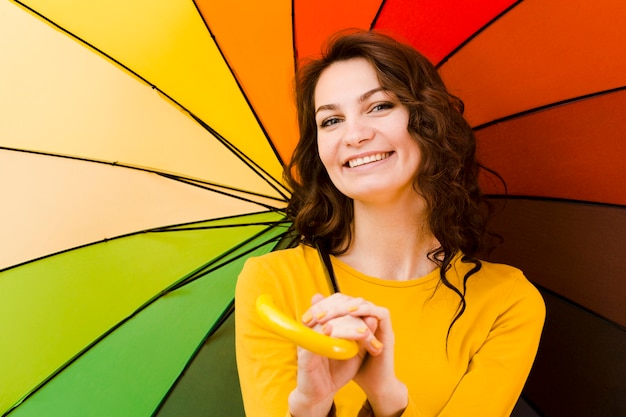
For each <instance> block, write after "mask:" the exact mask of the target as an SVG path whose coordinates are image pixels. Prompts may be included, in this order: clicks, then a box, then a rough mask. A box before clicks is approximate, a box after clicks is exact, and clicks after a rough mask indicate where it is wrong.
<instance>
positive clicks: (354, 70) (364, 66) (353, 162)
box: [314, 58, 421, 203]
mask: <svg viewBox="0 0 626 417" xmlns="http://www.w3.org/2000/svg"><path fill="white" fill-rule="evenodd" d="M314 101H315V103H314V104H315V111H316V113H315V121H316V124H317V146H318V150H319V154H320V158H321V160H322V163H323V164H324V167H325V168H326V171H327V172H328V175H329V176H330V179H331V180H332V182H333V184H334V185H335V186H336V187H337V189H338V190H339V191H341V192H342V193H343V194H345V195H346V196H348V197H350V198H352V199H354V200H355V203H356V202H357V201H362V202H366V203H388V202H394V201H397V200H398V199H402V198H405V197H407V196H411V197H414V196H415V190H414V188H413V180H414V177H415V175H416V173H417V169H418V167H419V164H420V158H421V154H420V151H419V147H418V145H417V142H416V141H415V140H414V139H413V138H412V137H411V135H410V134H409V131H408V123H409V112H408V109H407V108H406V107H405V106H404V105H402V104H400V102H399V101H398V99H397V97H396V96H395V94H393V93H392V92H390V91H386V90H384V89H383V87H382V86H381V85H380V82H379V81H378V77H377V76H376V71H375V70H374V67H373V66H372V65H371V64H370V63H369V62H368V61H367V60H365V59H363V58H354V59H350V60H346V61H339V62H335V63H333V64H331V65H330V66H329V67H328V68H326V69H325V70H324V71H323V72H322V74H321V76H320V78H319V80H318V83H317V87H316V89H315V96H314Z"/></svg>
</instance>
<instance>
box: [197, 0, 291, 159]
mask: <svg viewBox="0 0 626 417" xmlns="http://www.w3.org/2000/svg"><path fill="white" fill-rule="evenodd" d="M193 4H194V6H195V7H196V10H197V12H198V15H199V16H200V18H201V19H202V21H203V22H204V26H205V27H206V29H207V31H208V32H209V34H210V35H211V38H212V39H213V42H214V43H215V46H216V48H217V50H218V52H219V53H220V56H221V57H222V59H223V60H224V62H225V63H226V67H227V68H228V70H229V71H230V73H231V75H232V76H233V79H234V80H235V83H236V84H237V87H238V88H239V91H241V95H242V96H243V97H244V99H245V100H246V103H247V104H248V107H249V108H250V111H251V112H252V114H253V115H254V118H255V119H256V121H257V123H258V125H259V127H260V128H261V131H262V132H263V135H265V139H266V140H267V143H268V144H269V145H270V147H271V149H272V151H273V152H274V155H275V156H276V159H278V160H279V161H280V162H281V164H282V165H285V161H283V160H282V158H281V156H280V154H279V153H278V150H277V149H276V147H275V146H274V144H273V143H272V141H271V139H270V136H269V134H268V133H267V131H266V130H265V126H264V125H263V122H262V121H261V119H260V118H259V115H258V114H257V112H256V110H255V109H254V107H253V106H252V103H251V102H250V100H249V99H248V96H247V94H246V93H245V91H244V89H243V86H242V85H241V83H240V82H239V79H238V78H237V76H236V75H235V71H233V68H232V67H231V65H230V62H228V59H226V56H225V55H224V52H223V51H222V48H221V47H220V44H219V42H218V41H217V37H216V36H215V34H214V33H213V31H212V30H211V27H210V26H209V23H208V22H207V21H206V20H204V16H203V15H202V13H201V12H200V8H199V7H198V4H197V3H196V0H193Z"/></svg>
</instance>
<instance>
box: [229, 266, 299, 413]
mask: <svg viewBox="0 0 626 417" xmlns="http://www.w3.org/2000/svg"><path fill="white" fill-rule="evenodd" d="M272 275H273V274H272V271H268V270H267V269H266V268H265V267H264V265H263V264H262V263H261V262H259V261H258V260H257V259H254V258H252V259H250V260H248V261H247V262H246V264H245V266H244V268H243V270H242V272H241V273H240V275H239V279H238V282H237V288H236V292H235V303H236V304H235V335H236V343H235V347H236V354H237V370H238V373H239V380H240V386H241V391H242V396H243V402H244V408H245V411H246V415H248V416H258V417H284V416H289V412H288V402H287V400H288V396H289V393H290V392H291V391H292V390H293V389H294V388H295V386H296V370H297V359H296V348H295V346H294V345H293V344H291V343H289V342H287V341H286V340H284V339H282V338H280V337H279V336H276V335H275V334H273V333H272V332H270V331H269V330H266V329H265V328H264V327H263V325H262V323H261V321H260V318H259V317H258V315H257V313H256V307H255V305H256V304H255V303H256V298H257V297H258V295H260V294H262V293H266V294H270V295H271V296H272V297H273V298H274V301H275V303H276V304H277V307H278V308H282V309H284V307H285V306H284V305H281V304H282V297H281V294H279V293H278V288H277V285H276V284H273V282H275V280H274V279H273V278H274V277H273V276H272Z"/></svg>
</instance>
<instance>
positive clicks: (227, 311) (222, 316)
mask: <svg viewBox="0 0 626 417" xmlns="http://www.w3.org/2000/svg"><path fill="white" fill-rule="evenodd" d="M234 311H235V300H234V299H233V300H231V301H230V303H228V305H227V306H226V308H225V309H224V311H222V314H220V316H219V318H218V319H217V321H216V322H215V323H214V324H213V326H211V328H210V329H209V331H208V332H207V334H206V335H205V336H204V338H203V339H202V341H201V342H200V343H198V347H197V348H196V350H194V352H193V353H192V354H191V355H190V356H189V360H188V361H187V363H186V364H185V367H184V368H183V370H182V371H181V372H180V373H179V374H178V376H177V377H176V380H175V381H174V382H173V383H172V385H171V386H170V387H169V389H168V390H167V393H165V395H163V398H162V399H161V401H160V402H159V404H158V405H157V406H156V408H155V409H154V412H153V413H152V414H151V416H152V417H155V416H157V415H158V414H159V412H160V411H161V408H163V405H164V404H165V403H166V402H167V400H168V398H169V397H170V395H171V394H172V392H174V389H175V388H176V385H178V382H179V381H180V380H181V379H182V378H183V376H184V375H185V373H186V372H187V369H189V367H190V366H191V363H192V362H193V361H194V359H195V358H196V356H198V353H200V351H201V350H202V347H203V346H204V344H205V343H206V342H207V340H209V338H210V337H211V336H213V335H214V334H215V332H217V330H218V329H219V328H220V327H222V325H223V324H224V322H226V320H228V318H229V317H230V316H231V315H232V314H233V313H234Z"/></svg>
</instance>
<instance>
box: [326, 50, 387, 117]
mask: <svg viewBox="0 0 626 417" xmlns="http://www.w3.org/2000/svg"><path fill="white" fill-rule="evenodd" d="M380 86H381V85H380V81H379V80H378V75H377V73H376V70H375V69H374V66H373V65H372V64H371V63H370V62H369V61H367V60H366V59H365V58H352V59H349V60H346V61H338V62H334V63H332V64H331V65H330V66H328V68H326V69H325V70H324V71H323V72H322V74H321V75H320V78H319V80H318V82H317V85H316V87H315V95H314V102H315V106H319V105H324V104H335V102H336V101H343V100H349V99H351V98H352V99H356V98H358V97H360V96H361V95H362V94H363V93H364V92H366V91H370V90H372V89H374V88H377V87H380Z"/></svg>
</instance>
